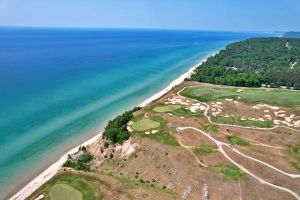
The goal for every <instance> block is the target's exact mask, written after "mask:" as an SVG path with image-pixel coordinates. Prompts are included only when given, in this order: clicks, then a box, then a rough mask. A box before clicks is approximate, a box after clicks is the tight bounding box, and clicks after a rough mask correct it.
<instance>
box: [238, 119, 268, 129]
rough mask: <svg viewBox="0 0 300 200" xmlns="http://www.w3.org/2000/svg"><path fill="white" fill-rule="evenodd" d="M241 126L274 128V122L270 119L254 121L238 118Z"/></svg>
mask: <svg viewBox="0 0 300 200" xmlns="http://www.w3.org/2000/svg"><path fill="white" fill-rule="evenodd" d="M236 124H238V125H240V126H248V127H250V126H256V127H260V128H272V127H273V126H274V124H273V123H272V122H270V121H253V120H243V121H241V120H238V121H237V123H236Z"/></svg>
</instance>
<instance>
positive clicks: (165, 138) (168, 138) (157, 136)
mask: <svg viewBox="0 0 300 200" xmlns="http://www.w3.org/2000/svg"><path fill="white" fill-rule="evenodd" d="M139 136H141V137H144V138H149V139H151V140H155V141H157V142H161V143H164V144H167V145H171V146H180V145H179V143H178V142H177V140H176V138H174V137H173V136H172V135H171V134H170V133H168V132H162V131H161V132H158V133H153V134H145V133H139Z"/></svg>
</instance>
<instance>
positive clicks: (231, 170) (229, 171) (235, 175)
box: [221, 165, 244, 180]
mask: <svg viewBox="0 0 300 200" xmlns="http://www.w3.org/2000/svg"><path fill="white" fill-rule="evenodd" d="M221 172H222V173H223V174H224V175H225V176H226V177H229V178H231V179H233V180H239V179H240V178H241V177H242V176H243V175H244V173H243V172H242V171H241V170H239V169H238V168H236V167H235V166H233V165H224V166H222V167H221Z"/></svg>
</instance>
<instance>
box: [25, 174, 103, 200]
mask: <svg viewBox="0 0 300 200" xmlns="http://www.w3.org/2000/svg"><path fill="white" fill-rule="evenodd" d="M67 186H69V187H67ZM66 192H68V197H66ZM78 192H79V193H80V194H81V197H82V199H84V200H101V199H102V197H101V194H99V193H97V192H96V190H94V189H93V188H92V187H90V186H89V184H88V183H87V182H86V181H85V177H81V176H79V175H74V174H62V175H57V176H55V177H54V178H52V179H51V180H50V181H48V182H47V183H45V184H44V185H42V186H41V187H40V188H39V189H38V190H37V191H35V192H34V193H33V194H32V195H31V197H29V198H28V199H35V198H36V197H37V196H39V195H40V194H44V195H45V197H44V199H43V200H60V199H61V198H60V197H59V196H62V197H66V198H64V199H66V200H68V199H70V198H71V197H74V198H75V199H78V198H79V196H80V195H79V193H78ZM69 197H70V198H69ZM74 198H73V199H74Z"/></svg>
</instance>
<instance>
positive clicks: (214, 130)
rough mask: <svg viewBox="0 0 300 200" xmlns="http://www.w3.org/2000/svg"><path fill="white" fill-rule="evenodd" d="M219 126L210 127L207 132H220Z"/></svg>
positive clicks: (207, 127)
mask: <svg viewBox="0 0 300 200" xmlns="http://www.w3.org/2000/svg"><path fill="white" fill-rule="evenodd" d="M219 128H220V127H219V126H217V125H208V126H206V130H208V131H210V132H218V131H219Z"/></svg>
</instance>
